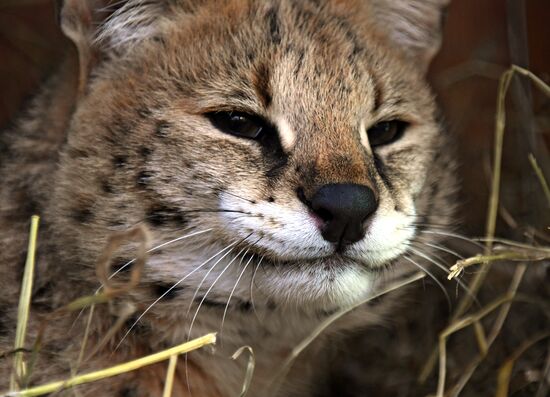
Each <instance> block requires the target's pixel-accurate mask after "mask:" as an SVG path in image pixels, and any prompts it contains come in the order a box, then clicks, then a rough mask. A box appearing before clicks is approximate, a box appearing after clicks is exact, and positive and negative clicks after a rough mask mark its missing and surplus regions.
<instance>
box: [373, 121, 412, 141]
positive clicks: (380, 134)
mask: <svg viewBox="0 0 550 397" xmlns="http://www.w3.org/2000/svg"><path fill="white" fill-rule="evenodd" d="M407 125H408V124H407V123H406V122H404V121H401V120H389V121H381V122H380V123H376V124H375V125H373V126H372V127H371V128H369V129H368V130H367V135H368V137H369V144H370V145H371V147H374V146H381V145H387V144H389V143H392V142H395V141H397V140H398V139H399V138H401V136H402V135H403V132H405V129H406V128H407Z"/></svg>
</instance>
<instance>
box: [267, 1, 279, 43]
mask: <svg viewBox="0 0 550 397" xmlns="http://www.w3.org/2000/svg"><path fill="white" fill-rule="evenodd" d="M266 17H267V21H268V25H269V39H270V41H271V42H272V43H273V44H275V45H279V44H281V28H280V26H279V17H278V15H277V10H276V9H275V8H271V9H270V10H269V11H268V12H267V16H266Z"/></svg>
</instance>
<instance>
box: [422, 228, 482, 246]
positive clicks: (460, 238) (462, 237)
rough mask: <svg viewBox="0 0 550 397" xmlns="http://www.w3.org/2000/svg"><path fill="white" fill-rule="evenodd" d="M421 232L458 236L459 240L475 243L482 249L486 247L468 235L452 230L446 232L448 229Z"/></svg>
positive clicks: (423, 231)
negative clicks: (452, 231)
mask: <svg viewBox="0 0 550 397" xmlns="http://www.w3.org/2000/svg"><path fill="white" fill-rule="evenodd" d="M419 232H420V233H427V234H435V235H439V236H445V237H453V238H456V239H458V240H462V241H466V242H468V243H470V244H473V245H475V246H476V247H479V248H481V249H484V248H485V247H484V246H483V245H481V244H480V243H478V242H477V241H475V240H473V239H471V238H469V237H466V236H463V235H461V234H457V233H451V232H446V231H440V230H433V229H431V230H420V231H419Z"/></svg>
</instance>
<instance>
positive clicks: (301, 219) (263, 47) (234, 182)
mask: <svg viewBox="0 0 550 397" xmlns="http://www.w3.org/2000/svg"><path fill="white" fill-rule="evenodd" d="M446 3H447V2H446V1H443V0H430V1H420V0H411V1H405V0H369V1H367V0H361V1H359V0H348V1H342V0H321V1H319V0H317V1H313V0H304V1H301V0H300V1H297V0H262V1H259V0H258V1H254V0H227V1H221V0H193V1H191V0H156V1H153V0H129V1H125V2H115V3H113V4H110V2H102V1H99V0H95V1H93V0H88V1H75V0H66V1H64V2H62V5H61V14H60V15H61V27H62V29H63V31H64V32H65V33H66V34H67V36H69V37H70V38H71V40H73V42H74V43H75V48H76V50H75V51H71V52H70V53H69V54H67V58H66V60H65V61H64V62H63V63H62V65H61V66H60V67H59V70H58V71H57V73H55V74H54V75H53V76H51V78H50V79H49V80H48V81H47V83H45V84H44V86H43V87H42V88H41V89H40V91H39V92H38V93H37V95H36V96H35V98H34V100H33V101H32V103H31V104H30V106H28V107H27V108H26V109H25V110H24V111H23V113H22V114H21V116H20V117H19V118H17V119H16V121H15V123H14V126H13V127H12V128H11V129H9V130H7V131H4V132H2V135H1V139H2V143H3V144H2V146H1V147H5V150H4V151H3V152H2V157H1V163H0V167H1V168H0V180H2V190H1V193H0V252H1V253H2V257H1V266H0V286H1V287H2V289H3V293H2V294H1V295H0V314H1V315H0V322H1V324H0V348H1V350H2V351H6V350H9V349H10V348H11V346H12V343H13V332H11V331H10V330H11V329H13V328H14V320H15V312H14V310H12V308H14V307H15V306H16V301H17V297H18V292H19V285H20V281H21V274H22V264H23V262H24V257H25V250H26V248H25V247H26V245H25V244H26V238H27V228H28V224H29V217H30V216H31V215H32V214H35V213H36V214H40V215H41V216H42V223H41V229H40V237H39V239H40V244H39V251H38V263H37V274H36V280H35V291H34V300H33V307H32V312H31V323H30V325H29V327H30V331H29V337H28V340H29V341H32V340H33V338H34V337H36V334H37V330H38V328H39V324H40V322H41V320H42V319H44V318H46V317H47V316H48V313H49V312H51V311H52V310H53V309H55V308H58V307H61V306H62V305H63V304H64V303H67V302H69V301H71V300H72V299H75V298H77V297H79V296H82V295H85V294H91V293H93V292H94V291H95V290H96V289H97V288H98V281H97V278H96V276H95V269H94V266H95V263H96V261H97V259H98V256H99V255H100V253H101V252H102V249H103V247H104V245H105V242H106V241H107V239H108V237H109V236H110V235H111V234H112V233H113V232H117V231H123V230H126V229H128V228H130V227H132V226H134V225H136V224H141V223H144V224H146V225H147V226H148V228H149V229H150V230H151V231H152V233H153V236H154V245H161V244H164V243H166V242H168V241H172V240H175V239H178V238H180V237H183V236H186V235H191V236H190V237H188V238H183V239H180V240H177V241H175V242H173V243H170V244H166V245H164V246H162V247H161V248H160V249H158V250H155V251H154V252H152V253H151V256H150V258H149V261H148V263H147V265H146V267H145V269H144V272H143V276H142V280H141V282H140V284H139V286H138V287H137V288H135V289H134V290H132V291H131V292H130V293H128V294H127V295H125V296H124V297H121V298H117V300H116V302H112V304H111V305H105V306H98V307H97V309H96V313H95V315H94V321H93V322H92V326H91V330H90V336H89V342H88V347H89V349H92V348H93V346H94V345H95V344H97V343H99V341H100V340H101V339H102V336H103V335H105V334H106V333H107V332H108V330H109V329H110V328H111V327H112V326H113V324H114V323H115V322H116V320H117V317H118V316H120V314H121V310H122V309H121V308H123V307H127V306H125V305H128V304H130V305H132V307H135V311H134V314H133V316H132V317H130V318H129V319H127V321H126V323H125V325H124V327H123V328H122V329H121V330H120V332H118V333H117V335H115V337H114V338H113V340H112V341H110V343H108V344H107V345H106V346H105V347H103V348H102V349H101V350H100V351H99V352H97V354H95V355H94V356H93V357H92V358H90V359H89V360H86V361H85V362H83V363H82V364H81V368H80V370H81V371H88V370H92V369H96V368H100V367H105V366H107V365H111V364H112V363H114V362H121V361H123V360H128V359H131V358H135V357H137V356H140V355H143V354H147V353H150V352H153V351H157V350H159V349H162V348H165V347H168V346H172V345H174V344H177V343H181V342H184V341H186V340H188V339H189V338H192V337H196V336H199V335H202V334H204V333H205V332H211V331H219V332H220V333H219V338H220V341H219V344H218V347H217V348H216V350H215V351H214V352H212V351H211V350H209V349H206V350H204V351H200V352H195V353H192V354H190V355H189V356H188V359H187V360H186V362H187V369H185V368H184V367H183V362H184V360H183V359H182V360H180V364H181V365H180V366H179V367H178V371H177V375H176V384H175V387H174V393H173V395H174V396H181V397H183V396H190V395H193V396H201V397H206V396H212V397H226V396H235V395H238V392H239V390H240V388H241V385H242V380H243V371H244V363H243V362H242V361H240V360H238V361H234V360H231V359H230V356H231V354H232V353H233V352H234V351H235V350H236V349H237V348H239V347H241V346H243V345H249V346H251V347H252V348H253V349H254V352H255V357H256V371H255V376H254V379H253V382H252V386H251V390H250V394H249V395H251V396H276V395H278V396H291V395H297V396H309V395H313V394H314V390H315V387H314V386H316V387H322V379H324V377H323V375H322V373H323V371H324V370H325V369H326V368H325V367H327V366H328V364H329V363H328V362H327V361H326V360H324V359H323V357H325V356H324V355H323V354H324V353H323V351H324V348H323V346H324V342H325V341H326V340H327V338H328V337H329V336H330V335H331V332H328V334H327V335H328V336H326V337H323V338H321V339H319V341H318V342H317V345H316V346H314V347H313V348H312V349H310V350H308V352H307V353H306V355H305V356H304V357H303V358H302V359H301V360H299V361H298V362H297V363H296V365H295V366H294V367H293V369H292V371H291V372H290V374H289V376H288V377H287V380H286V382H284V383H283V384H281V385H279V386H280V387H279V388H278V390H268V389H267V387H268V385H269V384H270V382H271V380H272V376H273V374H274V373H275V372H276V369H277V368H278V366H280V365H281V363H282V362H283V360H284V359H285V358H286V356H287V354H288V353H289V352H290V350H291V349H292V348H293V347H294V346H295V345H296V344H297V343H298V342H299V341H300V340H302V339H303V338H304V337H305V336H306V335H308V333H309V332H311V330H312V329H313V328H314V327H315V326H316V325H318V324H319V321H321V320H322V319H324V318H326V316H327V315H329V314H330V313H333V312H334V311H335V310H338V309H340V308H343V307H345V306H346V305H349V304H352V303H354V302H357V301H358V300H359V299H362V298H363V297H365V296H368V294H370V293H371V292H372V291H373V289H375V288H377V287H379V286H381V285H383V284H384V283H386V282H388V280H390V279H391V278H392V277H394V276H397V275H399V274H402V273H403V272H407V271H411V265H410V263H409V262H408V261H406V260H404V258H403V255H409V256H411V257H413V256H414V255H412V254H411V253H410V252H409V251H408V248H409V246H410V244H411V243H412V242H413V241H414V240H415V239H416V238H417V236H418V235H420V234H422V231H423V227H425V226H422V225H428V224H432V225H440V226H444V225H448V224H449V223H450V222H451V219H452V213H453V204H452V203H453V200H452V195H453V192H454V190H455V182H454V178H453V168H454V160H453V157H452V148H451V147H450V142H449V139H450V138H449V137H448V136H447V134H446V133H445V131H444V129H443V128H442V125H441V123H440V118H439V115H438V111H437V108H436V105H435V102H434V97H433V94H432V93H431V91H430V89H429V87H428V86H427V84H426V82H425V79H424V73H425V70H426V69H427V65H428V63H429V60H430V59H431V57H432V56H433V54H434V53H435V52H436V50H437V48H438V45H439V41H440V40H439V33H438V30H439V25H440V19H441V13H442V9H443V6H444V5H445V4H446ZM223 110H228V111H229V110H238V111H245V112H247V113H251V114H256V115H259V116H261V117H263V118H264V119H265V120H267V122H268V123H269V126H270V127H269V128H270V131H272V133H271V134H267V135H266V136H264V137H263V138H262V139H260V140H258V141H254V140H248V139H243V138H238V137H235V136H231V135H228V134H224V133H223V132H221V131H220V130H218V129H216V128H215V127H214V125H213V124H212V123H211V121H210V120H209V119H208V118H207V117H205V115H206V114H207V113H209V112H215V111H223ZM388 119H399V120H403V121H404V122H406V123H407V125H408V128H407V130H406V131H405V133H404V134H403V137H402V138H401V139H399V140H397V141H396V142H394V143H391V144H389V145H386V146H380V147H376V148H373V147H371V145H370V144H369V140H368V136H367V130H368V129H369V128H370V127H371V126H373V125H374V124H376V123H377V122H380V121H384V120H388ZM331 183H356V184H361V185H366V186H369V187H370V188H371V189H372V190H373V191H374V192H375V194H376V198H377V200H378V202H379V206H378V209H377V211H376V212H375V213H374V214H373V215H372V216H371V217H370V219H369V221H368V223H367V225H366V235H365V237H364V238H363V239H361V240H360V241H358V242H356V243H354V244H352V245H350V246H348V247H347V248H346V249H345V250H344V251H340V252H335V248H334V245H333V244H332V243H329V242H327V241H325V240H324V239H323V238H322V236H321V234H320V231H319V228H318V227H317V225H316V224H315V221H314V219H313V218H312V215H311V213H310V212H309V211H308V208H307V205H306V203H307V202H308V200H310V199H311V196H312V195H313V194H314V193H315V192H316V191H317V190H318V189H319V188H320V187H321V186H323V185H325V184H331ZM424 238H428V239H430V240H431V241H433V242H435V241H437V238H436V237H435V235H424ZM134 253H135V247H134V246H131V245H130V246H125V247H123V248H122V249H121V250H120V252H117V254H116V259H115V260H114V266H113V269H115V270H121V269H122V268H124V267H125V266H124V265H125V264H126V263H127V262H128V260H130V259H131V258H132V257H133V254H134ZM216 254H217V256H216ZM126 270H131V266H128V268H127V269H126ZM127 276H128V271H121V272H120V273H119V274H118V275H117V276H116V277H117V278H120V279H121V280H122V279H124V277H127ZM230 298H231V299H230ZM157 299H158V302H157V303H156V304H154V305H153V306H150V304H151V303H152V302H154V301H155V300H157ZM389 303H390V302H386V301H384V300H383V301H381V302H377V303H376V305H373V306H366V307H364V308H363V309H361V310H360V311H357V312H355V313H354V314H353V315H352V316H350V317H349V318H348V319H347V320H346V321H342V322H341V324H339V325H338V329H352V328H355V327H358V326H365V325H368V324H372V323H374V322H377V321H379V320H380V318H381V316H382V315H383V314H384V313H385V312H387V310H388V308H389ZM199 307H200V311H199ZM143 313H144V315H143V316H142V314H143ZM85 317H86V316H80V317H77V316H76V314H75V315H71V316H67V317H66V318H63V319H60V320H56V321H55V322H54V323H52V324H50V325H49V328H48V331H47V334H46V338H45V340H44V343H43V347H42V351H41V354H40V357H39V361H38V363H37V365H36V367H35V369H34V372H33V374H32V377H31V379H30V382H31V384H38V383H40V382H45V381H47V380H52V379H57V378H63V377H66V376H67V375H68V374H69V373H70V370H71V365H74V362H75V360H76V358H77V356H78V351H79V349H80V346H81V342H80V341H81V340H82V336H83V330H84V328H85V320H86V319H85ZM192 320H194V321H193V322H192ZM222 322H223V329H222V328H221V327H222ZM314 357H317V358H314ZM311 363H314V365H311ZM10 371H11V360H10V359H4V360H1V361H0V372H1V373H2V375H7V374H9V373H10ZM164 374H165V365H160V364H159V365H156V366H152V367H149V368H146V369H143V370H140V371H137V372H134V373H131V374H127V375H124V376H121V377H116V378H113V379H109V380H104V381H100V382H97V383H94V384H90V385H87V386H81V387H79V388H78V391H79V394H80V395H82V396H97V395H103V396H107V395H109V396H160V395H161V393H162V385H163V381H164ZM7 379H9V377H8V376H0V389H5V388H7Z"/></svg>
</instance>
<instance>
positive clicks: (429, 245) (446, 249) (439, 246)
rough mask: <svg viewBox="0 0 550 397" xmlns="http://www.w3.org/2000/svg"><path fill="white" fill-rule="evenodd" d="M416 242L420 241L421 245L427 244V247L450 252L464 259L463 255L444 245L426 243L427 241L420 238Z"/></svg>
mask: <svg viewBox="0 0 550 397" xmlns="http://www.w3.org/2000/svg"><path fill="white" fill-rule="evenodd" d="M418 242H419V243H421V244H423V245H426V246H428V247H431V248H433V249H436V250H439V251H443V252H446V253H447V254H451V255H453V256H455V257H457V258H458V259H464V256H462V255H460V254H459V253H458V252H456V251H453V250H452V249H450V248H447V247H444V246H442V245H439V244H432V243H427V242H425V241H422V240H418Z"/></svg>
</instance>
